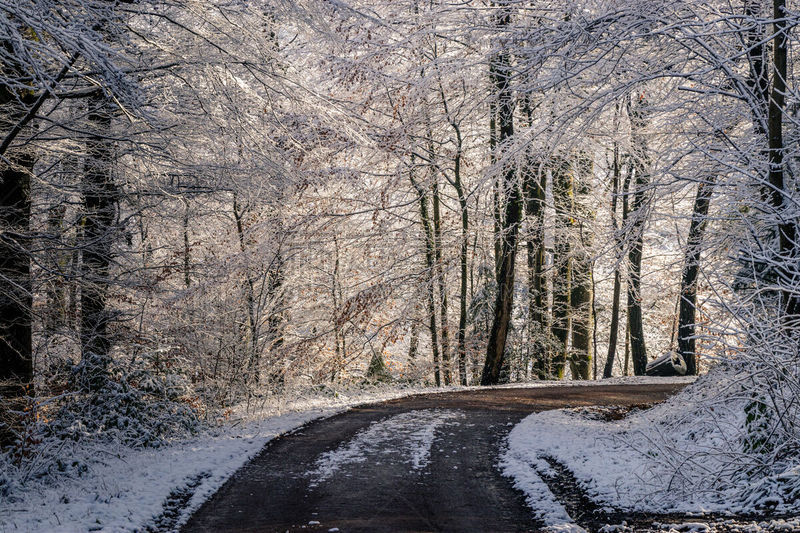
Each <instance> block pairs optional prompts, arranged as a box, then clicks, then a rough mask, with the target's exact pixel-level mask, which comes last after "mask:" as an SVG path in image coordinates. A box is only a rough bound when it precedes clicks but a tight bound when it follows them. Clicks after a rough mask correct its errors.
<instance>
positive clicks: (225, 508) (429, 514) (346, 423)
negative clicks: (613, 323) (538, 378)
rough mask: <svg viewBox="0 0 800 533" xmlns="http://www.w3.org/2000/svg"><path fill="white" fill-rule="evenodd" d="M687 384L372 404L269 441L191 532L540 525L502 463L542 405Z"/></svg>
mask: <svg viewBox="0 0 800 533" xmlns="http://www.w3.org/2000/svg"><path fill="white" fill-rule="evenodd" d="M682 387H683V385H676V384H655V385H600V386H569V387H568V386H557V387H543V388H500V389H485V390H473V391H466V392H453V393H441V394H425V395H419V396H412V397H408V398H402V399H399V400H392V401H388V402H383V403H378V404H373V405H364V406H360V407H356V408H353V409H350V410H349V411H347V412H345V413H342V414H340V415H337V416H334V417H331V418H327V419H323V420H318V421H315V422H312V423H310V424H308V425H306V426H304V427H302V428H300V429H299V430H297V431H295V432H292V433H289V434H286V435H283V436H281V437H279V438H276V439H274V440H273V441H271V442H270V443H269V444H268V445H267V446H266V447H265V448H264V450H262V451H261V453H260V454H259V455H258V456H256V457H255V458H254V459H253V460H252V461H251V462H250V463H248V464H247V465H246V466H244V467H243V468H242V469H241V470H239V471H238V472H237V473H236V474H235V475H234V476H233V477H232V478H231V479H230V480H228V482H227V483H226V484H225V485H223V486H222V488H221V489H220V490H219V491H218V492H217V493H216V494H215V495H214V496H212V497H211V498H210V499H209V500H208V501H207V502H206V503H205V504H204V505H203V506H202V507H201V508H200V509H199V510H198V512H197V513H195V515H194V516H193V517H192V518H191V519H190V520H189V522H188V523H187V524H186V525H185V526H184V527H183V529H182V531H184V532H223V531H236V532H247V531H258V532H267V531H301V530H302V531H341V532H343V533H344V532H355V531H369V532H382V531H386V532H389V531H391V532H396V531H492V532H501V531H537V530H539V529H540V526H541V525H540V524H538V523H536V522H535V521H534V520H533V518H532V513H531V510H530V509H529V508H528V507H527V505H526V504H525V501H524V498H523V496H522V494H521V493H520V492H518V491H516V490H515V489H514V488H513V487H512V486H511V483H510V481H509V480H508V479H507V478H504V477H503V476H501V475H500V472H499V470H498V469H497V467H496V464H497V459H498V455H499V453H500V451H501V450H500V449H501V446H502V444H503V441H504V439H505V436H506V435H507V434H508V431H509V430H510V429H511V427H512V426H513V425H514V424H516V423H517V422H519V421H520V420H521V419H522V418H524V417H525V416H527V415H528V414H530V413H533V412H539V411H544V410H547V409H557V408H563V407H579V406H588V405H639V404H649V403H654V402H658V401H661V400H664V399H666V398H667V397H668V396H670V395H672V394H674V393H675V392H677V391H678V390H679V389H681V388H682Z"/></svg>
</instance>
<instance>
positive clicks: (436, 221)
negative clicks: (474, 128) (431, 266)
mask: <svg viewBox="0 0 800 533" xmlns="http://www.w3.org/2000/svg"><path fill="white" fill-rule="evenodd" d="M431 174H432V176H431V177H432V179H433V243H434V250H435V254H434V255H435V260H436V280H437V283H438V286H439V327H440V328H441V332H442V370H443V372H442V374H443V378H444V384H445V385H450V384H451V383H452V382H453V376H452V375H451V369H450V329H449V327H448V320H447V283H446V280H445V277H444V266H443V264H442V221H441V210H440V208H439V204H440V198H439V180H438V179H437V177H436V174H435V171H432V172H431Z"/></svg>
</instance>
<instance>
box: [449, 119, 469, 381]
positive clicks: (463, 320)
mask: <svg viewBox="0 0 800 533" xmlns="http://www.w3.org/2000/svg"><path fill="white" fill-rule="evenodd" d="M453 127H455V128H456V155H455V157H454V160H453V174H454V176H453V185H454V187H455V189H456V195H457V196H458V206H459V209H460V210H461V248H460V250H459V254H458V262H459V266H460V269H461V285H460V292H459V309H458V348H457V349H458V379H459V382H460V383H461V384H462V385H466V384H467V245H468V244H469V243H468V241H469V211H468V209H467V196H466V194H465V192H464V184H463V183H462V182H461V146H462V141H461V130H460V129H459V128H458V126H457V125H455V124H454V126H453Z"/></svg>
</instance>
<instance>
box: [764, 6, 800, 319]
mask: <svg viewBox="0 0 800 533" xmlns="http://www.w3.org/2000/svg"><path fill="white" fill-rule="evenodd" d="M772 15H773V18H774V20H775V22H774V34H775V37H774V39H773V47H772V50H773V73H772V93H771V96H770V99H769V114H768V119H767V135H768V139H769V184H770V192H771V204H772V207H773V208H775V211H776V212H777V213H778V214H779V223H778V228H777V229H778V240H779V247H780V256H781V261H782V263H783V264H782V265H780V266H779V267H778V273H779V277H780V278H782V279H783V280H784V281H785V282H788V283H791V280H793V279H794V278H796V276H797V272H796V267H793V266H787V265H793V264H795V263H796V258H797V255H798V250H797V244H796V238H797V227H796V220H795V219H794V218H792V215H791V214H790V211H791V210H793V204H792V199H791V197H790V194H791V193H790V191H788V190H787V188H786V184H785V183H784V181H785V180H784V168H783V167H784V162H783V159H784V150H785V147H784V143H783V114H784V108H785V106H786V76H787V55H788V54H787V43H788V38H787V35H786V33H787V21H786V17H787V15H788V13H787V11H786V0H774V1H773V14H772ZM780 311H781V316H782V319H783V322H784V324H786V325H788V326H789V327H792V328H798V327H800V324H798V323H797V322H798V320H800V294H798V291H797V290H796V289H795V290H792V289H791V288H787V289H783V290H782V291H781V309H780Z"/></svg>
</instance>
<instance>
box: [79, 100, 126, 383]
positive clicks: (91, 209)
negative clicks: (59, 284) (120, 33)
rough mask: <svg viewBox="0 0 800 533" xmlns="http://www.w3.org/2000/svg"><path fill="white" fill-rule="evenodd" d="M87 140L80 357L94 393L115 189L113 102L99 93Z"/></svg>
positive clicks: (103, 376)
mask: <svg viewBox="0 0 800 533" xmlns="http://www.w3.org/2000/svg"><path fill="white" fill-rule="evenodd" d="M88 107H89V111H88V115H87V116H88V121H89V131H90V133H89V137H88V139H87V141H86V160H85V163H84V173H83V183H82V190H83V209H84V217H83V234H82V236H83V242H82V245H81V249H82V259H83V261H82V271H83V275H82V285H81V321H80V322H81V331H80V339H81V355H82V366H83V372H84V374H83V383H82V385H83V387H85V388H86V389H87V390H91V391H98V390H100V389H102V388H103V387H104V386H105V385H106V383H107V381H108V367H109V364H110V354H109V350H110V348H111V340H110V338H109V334H108V324H109V322H110V319H111V316H112V313H111V312H110V311H109V310H108V308H107V299H108V288H109V269H110V265H111V259H112V257H111V254H112V247H113V244H114V240H115V238H116V231H117V228H116V227H115V218H116V211H117V204H118V190H117V187H116V184H115V183H114V176H113V165H114V144H113V141H112V140H111V139H110V138H108V137H107V135H108V133H109V131H110V129H111V116H112V110H111V102H109V101H108V100H106V98H105V97H104V96H102V95H99V96H92V97H90V98H89V100H88Z"/></svg>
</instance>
